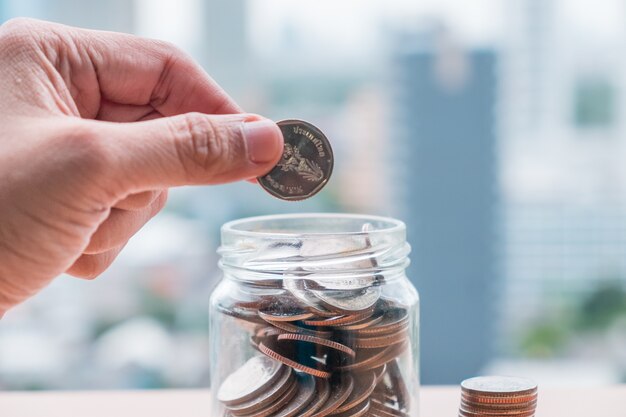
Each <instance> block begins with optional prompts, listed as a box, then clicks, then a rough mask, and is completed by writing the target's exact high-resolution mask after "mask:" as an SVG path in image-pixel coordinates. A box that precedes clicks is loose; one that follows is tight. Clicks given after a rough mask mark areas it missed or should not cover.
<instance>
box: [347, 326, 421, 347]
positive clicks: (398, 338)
mask: <svg viewBox="0 0 626 417" xmlns="http://www.w3.org/2000/svg"><path fill="white" fill-rule="evenodd" d="M408 335H409V333H408V332H407V330H400V331H399V332H397V333H393V334H387V335H384V336H378V337H358V338H356V339H354V340H353V344H354V347H357V348H362V349H375V348H381V347H385V346H390V345H395V344H396V343H400V342H402V341H404V340H407V339H408Z"/></svg>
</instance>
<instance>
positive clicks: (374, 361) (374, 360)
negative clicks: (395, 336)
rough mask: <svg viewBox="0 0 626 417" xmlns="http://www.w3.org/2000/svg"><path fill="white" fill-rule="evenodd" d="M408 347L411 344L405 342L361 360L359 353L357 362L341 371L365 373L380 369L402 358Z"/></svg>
mask: <svg viewBox="0 0 626 417" xmlns="http://www.w3.org/2000/svg"><path fill="white" fill-rule="evenodd" d="M408 347H409V342H408V341H406V340H405V341H403V342H401V343H398V344H395V345H391V346H388V347H386V348H384V349H381V350H380V351H376V352H375V353H374V354H372V355H370V356H365V357H363V358H362V359H361V360H359V359H360V358H359V353H358V352H357V360H356V362H354V363H351V364H348V365H343V366H340V367H339V369H340V370H341V371H357V370H360V371H365V370H370V369H374V368H378V367H379V366H382V365H384V364H386V363H388V362H389V361H391V360H393V359H395V358H396V357H398V356H400V355H401V354H402V353H403V352H404V351H405V350H406V349H407V348H408Z"/></svg>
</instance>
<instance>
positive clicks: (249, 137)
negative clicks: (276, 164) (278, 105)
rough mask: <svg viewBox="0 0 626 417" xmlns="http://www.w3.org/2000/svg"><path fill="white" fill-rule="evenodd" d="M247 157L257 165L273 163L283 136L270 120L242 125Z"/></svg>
mask: <svg viewBox="0 0 626 417" xmlns="http://www.w3.org/2000/svg"><path fill="white" fill-rule="evenodd" d="M243 134H244V136H245V138H246V144H247V146H248V157H249V158H250V160H251V161H252V162H255V163H257V164H259V163H265V162H270V161H273V160H274V159H275V158H276V155H277V154H278V153H279V148H280V147H282V143H283V135H282V133H281V132H280V128H279V127H278V126H277V125H276V123H274V122H273V121H271V120H268V119H262V120H255V121H251V122H245V123H244V124H243Z"/></svg>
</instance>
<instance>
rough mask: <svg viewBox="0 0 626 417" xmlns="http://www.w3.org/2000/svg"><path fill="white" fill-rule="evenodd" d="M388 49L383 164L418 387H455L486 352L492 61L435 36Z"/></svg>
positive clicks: (492, 185) (491, 264) (491, 256)
mask: <svg viewBox="0 0 626 417" xmlns="http://www.w3.org/2000/svg"><path fill="white" fill-rule="evenodd" d="M398 44H402V45H405V47H404V48H403V49H401V50H399V51H397V52H396V54H395V55H394V57H393V72H394V77H393V83H394V88H395V90H396V91H395V94H396V98H395V108H394V111H393V114H394V117H395V118H394V119H392V124H393V126H394V129H395V132H396V133H395V136H394V140H393V144H394V148H395V151H396V152H395V156H394V159H393V160H392V161H391V163H392V164H393V166H394V169H395V172H396V175H397V177H396V178H394V184H395V186H396V187H397V189H396V191H397V193H398V194H399V195H400V196H401V197H400V199H399V202H400V203H401V210H402V213H401V218H403V219H405V220H406V223H407V227H408V239H409V242H411V245H412V248H413V249H412V252H411V267H410V269H409V276H410V277H411V279H412V280H413V282H414V283H415V285H416V286H417V288H418V290H419V292H420V297H421V326H422V327H421V336H420V338H421V359H422V371H421V372H422V382H423V383H425V384H452V383H458V382H459V381H460V380H462V379H463V378H466V377H468V376H471V375H474V374H477V373H478V372H479V371H480V370H481V368H482V367H483V366H484V365H485V364H486V362H487V360H488V359H489V358H490V356H491V349H492V336H493V333H492V329H491V323H492V321H493V319H492V315H493V300H494V297H493V289H494V285H495V282H496V280H497V277H496V274H495V270H494V268H495V265H496V262H495V252H494V249H495V248H494V237H495V217H494V214H495V212H496V205H497V195H496V160H495V154H494V151H495V145H496V137H495V133H494V106H495V99H496V77H495V73H494V71H495V65H496V55H495V53H494V52H493V51H490V50H472V51H462V50H460V49H458V48H455V47H454V45H453V44H452V43H450V42H447V41H446V39H445V36H440V35H439V34H438V33H437V32H428V33H427V34H426V35H422V36H417V37H415V38H409V39H404V40H402V41H400V42H398Z"/></svg>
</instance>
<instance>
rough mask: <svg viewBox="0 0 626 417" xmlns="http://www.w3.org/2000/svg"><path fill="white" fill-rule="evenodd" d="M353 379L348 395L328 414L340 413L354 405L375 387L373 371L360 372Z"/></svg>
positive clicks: (367, 396)
mask: <svg viewBox="0 0 626 417" xmlns="http://www.w3.org/2000/svg"><path fill="white" fill-rule="evenodd" d="M355 379H356V381H355V383H354V388H353V389H352V393H350V396H349V397H348V398H347V399H346V401H344V403H343V404H341V406H340V407H339V408H337V409H336V410H335V411H333V412H332V413H330V415H335V414H340V413H343V412H345V411H348V410H350V409H352V408H354V407H356V406H357V405H359V404H361V403H362V402H363V401H365V400H367V399H368V398H369V396H370V394H371V393H372V391H374V388H376V374H375V373H374V372H368V373H365V374H362V375H360V376H359V377H358V378H355Z"/></svg>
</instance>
